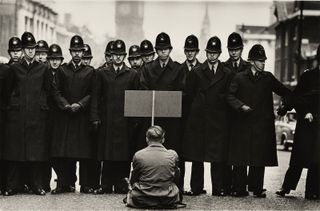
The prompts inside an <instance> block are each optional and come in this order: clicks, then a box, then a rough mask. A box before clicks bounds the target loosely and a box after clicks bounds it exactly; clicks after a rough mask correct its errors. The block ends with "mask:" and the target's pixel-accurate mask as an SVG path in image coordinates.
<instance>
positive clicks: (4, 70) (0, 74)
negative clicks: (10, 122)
mask: <svg viewBox="0 0 320 211" xmlns="http://www.w3.org/2000/svg"><path fill="white" fill-rule="evenodd" d="M8 69H9V66H8V65H5V64H0V160H1V159H2V154H3V144H4V132H5V113H6V100H7V98H6V92H5V90H6V88H5V83H6V79H7V77H8Z"/></svg>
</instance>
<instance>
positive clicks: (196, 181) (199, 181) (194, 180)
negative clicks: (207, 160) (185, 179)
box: [190, 161, 204, 193]
mask: <svg viewBox="0 0 320 211" xmlns="http://www.w3.org/2000/svg"><path fill="white" fill-rule="evenodd" d="M203 185H204V165H203V162H198V161H193V162H192V166H191V178H190V187H191V191H192V192H194V193H197V192H201V191H202V190H203Z"/></svg>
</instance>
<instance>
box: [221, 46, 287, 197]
mask: <svg viewBox="0 0 320 211" xmlns="http://www.w3.org/2000/svg"><path fill="white" fill-rule="evenodd" d="M266 59H267V57H266V54H265V50H264V48H263V46H262V45H260V44H256V45H254V46H253V47H252V48H251V49H250V51H249V56H248V60H249V61H250V64H251V67H250V68H249V69H246V70H245V71H243V72H240V73H237V74H236V75H235V76H234V78H233V80H232V82H231V85H230V87H229V93H228V96H227V101H228V104H229V105H230V106H231V107H232V108H233V109H234V110H235V111H237V112H235V113H234V116H233V118H232V122H231V124H232V125H231V127H230V144H229V146H230V148H229V162H230V164H232V165H233V173H234V186H233V191H234V192H233V193H232V195H233V196H247V195H248V191H247V185H248V190H249V191H251V192H253V194H254V196H256V197H259V198H264V197H266V193H265V191H266V190H265V189H264V188H263V181H264V171H265V166H276V165H278V163H277V148H276V140H275V139H276V138H275V137H276V135H275V128H274V118H275V117H274V109H273V95H272V94H273V92H274V93H276V94H277V95H279V96H281V97H283V98H284V99H287V100H289V99H290V98H291V91H290V90H289V89H287V88H286V87H285V86H284V85H282V84H281V83H280V82H279V81H278V80H277V79H276V78H275V77H274V76H273V75H272V73H270V72H267V71H265V70H264V66H265V60H266ZM247 166H249V173H248V176H247Z"/></svg>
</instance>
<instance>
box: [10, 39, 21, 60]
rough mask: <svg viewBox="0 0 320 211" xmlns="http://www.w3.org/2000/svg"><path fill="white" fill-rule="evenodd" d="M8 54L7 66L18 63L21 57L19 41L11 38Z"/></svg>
mask: <svg viewBox="0 0 320 211" xmlns="http://www.w3.org/2000/svg"><path fill="white" fill-rule="evenodd" d="M8 54H9V56H10V61H9V63H8V64H9V65H10V64H12V63H14V62H19V61H20V59H21V58H22V57H23V53H22V45H21V40H20V38H18V37H11V38H10V40H9V47H8Z"/></svg>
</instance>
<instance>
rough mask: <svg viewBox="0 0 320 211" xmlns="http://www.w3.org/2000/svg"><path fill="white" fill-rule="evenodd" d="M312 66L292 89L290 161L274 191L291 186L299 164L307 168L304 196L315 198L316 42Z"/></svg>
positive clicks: (319, 89)
mask: <svg viewBox="0 0 320 211" xmlns="http://www.w3.org/2000/svg"><path fill="white" fill-rule="evenodd" d="M316 60H317V65H316V67H314V68H312V69H310V70H307V71H305V72H304V73H302V75H301V77H300V80H299V82H298V84H297V86H296V88H295V89H294V91H293V95H294V99H295V100H294V101H295V103H294V105H293V106H294V108H295V110H296V112H297V125H296V128H295V134H294V141H293V146H292V153H291V158H290V165H289V168H288V170H287V172H286V175H285V178H284V181H283V184H282V187H281V189H280V190H278V191H277V192H276V194H277V195H279V196H285V195H286V194H289V193H290V191H291V190H295V189H296V187H297V185H298V182H299V179H300V177H301V173H302V170H303V168H307V169H308V172H307V178H306V186H305V198H306V199H311V200H315V199H319V197H320V190H319V183H320V181H319V162H320V160H319V146H320V136H319V131H320V127H319V126H320V108H319V107H320V105H319V104H320V68H319V67H320V66H319V62H320V45H319V46H318V50H317V56H316Z"/></svg>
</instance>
